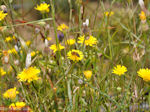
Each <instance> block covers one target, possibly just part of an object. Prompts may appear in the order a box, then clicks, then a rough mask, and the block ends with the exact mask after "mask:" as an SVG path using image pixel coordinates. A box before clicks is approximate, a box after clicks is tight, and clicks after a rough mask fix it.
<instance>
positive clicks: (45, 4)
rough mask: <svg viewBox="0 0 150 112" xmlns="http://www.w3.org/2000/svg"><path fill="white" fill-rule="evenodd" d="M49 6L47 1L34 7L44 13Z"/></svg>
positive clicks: (47, 10)
mask: <svg viewBox="0 0 150 112" xmlns="http://www.w3.org/2000/svg"><path fill="white" fill-rule="evenodd" d="M49 6H50V5H49V4H47V3H41V4H40V5H37V7H35V9H36V10H38V11H40V12H41V13H46V12H49Z"/></svg>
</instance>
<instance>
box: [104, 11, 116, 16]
mask: <svg viewBox="0 0 150 112" xmlns="http://www.w3.org/2000/svg"><path fill="white" fill-rule="evenodd" d="M104 14H105V16H112V15H114V12H113V11H111V12H108V11H106V12H104Z"/></svg>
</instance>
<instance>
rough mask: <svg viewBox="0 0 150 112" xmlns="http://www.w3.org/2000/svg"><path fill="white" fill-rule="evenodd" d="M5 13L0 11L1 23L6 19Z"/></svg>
mask: <svg viewBox="0 0 150 112" xmlns="http://www.w3.org/2000/svg"><path fill="white" fill-rule="evenodd" d="M6 15H7V13H4V12H3V11H0V21H2V20H3V19H4V18H5V17H6Z"/></svg>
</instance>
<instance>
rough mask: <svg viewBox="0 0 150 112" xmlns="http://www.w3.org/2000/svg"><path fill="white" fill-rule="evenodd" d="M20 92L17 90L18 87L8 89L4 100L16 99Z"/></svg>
mask: <svg viewBox="0 0 150 112" xmlns="http://www.w3.org/2000/svg"><path fill="white" fill-rule="evenodd" d="M17 94H19V92H18V91H17V90H16V87H14V88H10V89H8V90H7V91H6V92H5V93H4V94H3V97H4V98H10V99H14V98H16V95H17Z"/></svg>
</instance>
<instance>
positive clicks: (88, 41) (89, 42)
mask: <svg viewBox="0 0 150 112" xmlns="http://www.w3.org/2000/svg"><path fill="white" fill-rule="evenodd" d="M78 39H79V40H78V43H81V44H83V43H84V44H85V45H87V46H93V45H96V44H97V42H98V41H97V39H96V38H95V37H93V36H91V35H90V36H89V38H87V39H85V36H84V35H83V36H80V37H79V38H78Z"/></svg>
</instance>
